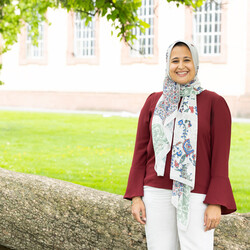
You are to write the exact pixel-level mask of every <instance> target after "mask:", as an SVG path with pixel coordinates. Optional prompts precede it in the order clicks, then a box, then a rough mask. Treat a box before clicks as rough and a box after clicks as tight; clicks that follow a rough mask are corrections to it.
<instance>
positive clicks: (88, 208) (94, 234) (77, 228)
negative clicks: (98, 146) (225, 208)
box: [0, 168, 250, 250]
mask: <svg viewBox="0 0 250 250" xmlns="http://www.w3.org/2000/svg"><path fill="white" fill-rule="evenodd" d="M249 229H250V226H249V214H242V215H240V214H236V213H235V214H233V215H228V216H223V219H222V221H221V224H220V226H219V228H218V229H217V230H216V234H215V249H217V250H218V249H234V250H237V249H244V250H245V249H247V247H249V243H250V242H249ZM0 245H2V246H5V247H8V248H10V249H18V250H22V249H25V250H36V249H37V250H38V249H46V250H49V249H58V250H59V249H60V250H63V249H65V250H71V249H72V250H73V249H74V250H77V249H101V250H105V249H117V250H118V249H119V250H122V249H140V250H143V249H146V240H145V233H144V228H143V226H141V225H139V224H138V223H136V222H135V221H134V220H133V219H132V216H131V213H130V202H129V201H127V200H123V199H122V196H120V195H115V194H110V193H107V192H103V191H98V190H94V189H91V188H86V187H83V186H80V185H76V184H73V183H69V182H65V181H60V180H56V179H51V178H47V177H42V176H36V175H30V174H21V173H16V172H12V171H8V170H5V169H2V168H0Z"/></svg>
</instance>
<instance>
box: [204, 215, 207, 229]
mask: <svg viewBox="0 0 250 250" xmlns="http://www.w3.org/2000/svg"><path fill="white" fill-rule="evenodd" d="M206 224H207V214H206V213H205V214H204V226H206Z"/></svg>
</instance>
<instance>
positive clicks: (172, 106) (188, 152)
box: [152, 40, 203, 230]
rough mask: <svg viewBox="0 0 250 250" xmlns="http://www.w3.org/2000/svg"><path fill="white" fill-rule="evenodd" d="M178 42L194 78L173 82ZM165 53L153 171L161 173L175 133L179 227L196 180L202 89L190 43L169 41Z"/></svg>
mask: <svg viewBox="0 0 250 250" xmlns="http://www.w3.org/2000/svg"><path fill="white" fill-rule="evenodd" d="M179 42H181V43H184V44H185V45H186V46H187V47H188V48H189V50H190V52H191V55H192V59H193V63H194V67H195V78H194V79H193V80H192V81H191V82H189V83H187V84H185V85H181V84H178V83H176V82H174V81H173V80H172V79H171V77H170V74H169V66H170V55H171V51H172V49H173V47H174V46H175V45H176V44H177V43H179ZM166 57H167V58H166V60H167V67H166V76H165V79H164V84H163V94H162V96H161V97H160V99H159V101H158V102H157V104H156V107H155V111H154V115H153V121H152V137H153V147H154V152H155V171H156V173H157V175H158V176H163V175H164V172H165V165H166V157H167V154H168V153H169V151H170V149H171V144H172V137H174V138H173V146H172V158H171V169H170V178H171V179H172V180H173V188H172V203H173V205H174V206H175V207H176V208H177V223H178V227H179V228H181V229H183V230H186V229H187V226H188V221H189V197H190V192H191V190H193V189H194V184H195V168H196V145H197V119H198V113H197V99H196V97H197V95H198V94H200V93H201V92H202V91H203V89H202V88H201V86H200V82H199V80H198V77H197V73H198V69H199V58H198V52H197V49H196V48H195V47H194V45H193V44H191V43H189V42H187V41H183V40H178V41H176V42H174V43H173V44H172V45H170V47H169V48H168V51H167V56H166ZM181 97H182V100H181V103H180V107H179V109H178V104H179V101H180V98H181Z"/></svg>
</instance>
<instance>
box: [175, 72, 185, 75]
mask: <svg viewBox="0 0 250 250" xmlns="http://www.w3.org/2000/svg"><path fill="white" fill-rule="evenodd" d="M177 74H178V75H185V74H187V72H177Z"/></svg>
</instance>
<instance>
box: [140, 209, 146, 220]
mask: <svg viewBox="0 0 250 250" xmlns="http://www.w3.org/2000/svg"><path fill="white" fill-rule="evenodd" d="M141 217H142V220H143V221H144V222H146V209H145V207H144V208H142V212H141Z"/></svg>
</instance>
